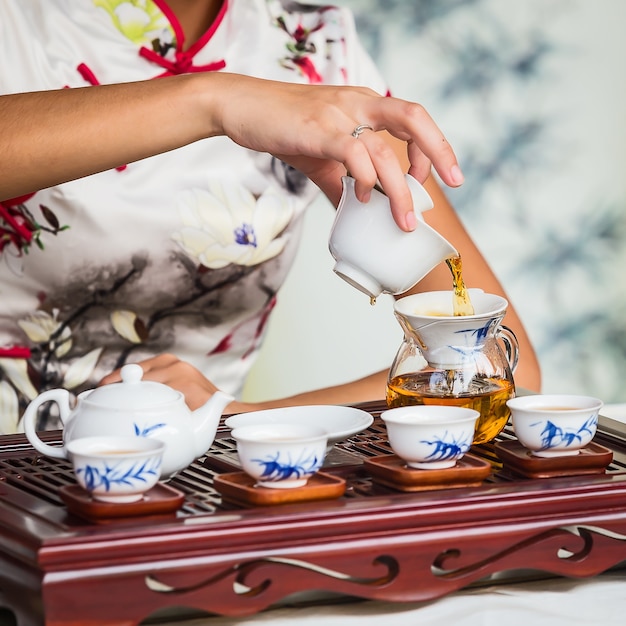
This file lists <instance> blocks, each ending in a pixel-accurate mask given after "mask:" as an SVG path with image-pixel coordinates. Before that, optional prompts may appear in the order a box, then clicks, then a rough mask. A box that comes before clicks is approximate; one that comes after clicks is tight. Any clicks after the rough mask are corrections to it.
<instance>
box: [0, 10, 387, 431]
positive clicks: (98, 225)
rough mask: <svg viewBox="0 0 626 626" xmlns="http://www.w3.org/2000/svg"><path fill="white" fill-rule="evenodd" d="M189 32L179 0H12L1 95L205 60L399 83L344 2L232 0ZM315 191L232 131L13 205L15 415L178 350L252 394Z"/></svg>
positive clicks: (7, 403) (0, 296)
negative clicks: (375, 60)
mask: <svg viewBox="0 0 626 626" xmlns="http://www.w3.org/2000/svg"><path fill="white" fill-rule="evenodd" d="M183 43H184V42H183V41H182V33H181V31H180V28H179V25H178V24H177V22H176V20H175V18H174V16H173V15H172V13H171V12H170V11H169V9H168V7H167V3H166V2H165V1H164V0H4V1H3V2H2V4H1V5H0V47H1V49H2V59H3V63H2V68H0V94H7V93H14V92H21V91H36V90H45V89H60V88H65V87H67V88H72V87H84V86H88V85H96V84H107V83H119V82H127V81H135V80H144V79H152V78H158V77H160V76H167V75H172V74H178V73H186V72H198V71H226V72H234V73H241V74H248V75H253V76H258V77H263V78H268V79H274V80H282V81H290V82H300V83H311V82H312V83H315V82H324V83H333V84H342V83H346V82H349V83H351V84H362V85H368V86H370V87H372V88H374V89H376V90H377V91H379V92H380V93H384V91H385V86H384V84H383V82H382V80H381V79H380V77H379V75H378V73H377V72H376V70H375V68H374V67H373V64H372V62H371V60H370V59H369V57H368V56H367V55H366V54H365V53H364V52H363V50H362V48H361V46H360V44H359V42H358V40H357V38H356V35H355V32H354V23H353V18H352V15H351V14H350V12H349V11H347V10H345V9H338V8H333V7H328V6H326V7H324V8H321V7H315V6H312V5H310V4H308V5H300V4H298V3H296V2H291V1H289V0H282V1H281V0H226V1H225V2H224V6H223V8H222V10H221V12H220V14H219V16H218V17H217V19H216V21H215V23H214V24H213V25H212V27H211V28H210V29H209V30H208V31H207V33H205V35H204V36H203V37H202V38H201V39H200V40H199V41H198V42H197V43H196V44H194V45H192V46H191V47H190V48H189V49H188V50H187V51H183ZM129 141H132V137H129ZM36 149H37V148H36V146H33V150H36ZM89 149H90V146H89V145H88V144H85V146H84V150H85V152H86V153H87V152H88V151H89ZM5 158H6V155H5ZM316 193H318V190H317V188H316V187H315V186H314V185H313V184H312V183H311V182H310V181H308V180H306V179H305V178H304V177H303V176H302V175H301V174H300V173H298V172H297V171H295V170H293V169H292V168H289V167H287V166H286V165H285V164H283V163H282V162H280V161H278V160H276V159H273V158H272V157H271V156H269V155H266V154H258V153H255V152H251V151H248V150H246V149H243V148H241V147H240V146H237V145H236V144H234V143H233V142H231V141H230V140H228V139H226V138H223V137H218V138H212V139H208V140H204V141H200V142H197V143H195V144H192V145H190V146H187V147H184V148H181V149H179V150H175V151H172V152H169V153H167V154H163V155H159V156H155V157H152V158H149V159H145V160H143V161H140V162H137V163H131V164H129V165H128V166H120V167H119V168H118V169H114V170H110V171H107V172H103V173H101V174H97V175H94V176H90V177H88V178H85V179H82V180H77V181H74V182H72V183H68V184H64V185H60V186H57V187H54V188H51V189H45V190H40V191H37V192H36V193H35V194H34V195H32V196H30V197H28V196H27V197H23V198H18V199H14V200H11V201H5V202H3V203H2V204H0V407H1V409H2V410H0V414H1V415H2V416H3V417H2V420H3V422H2V423H0V431H4V432H10V431H11V430H15V428H19V426H18V425H17V420H18V416H19V415H20V414H21V412H22V411H23V409H24V406H25V405H26V404H27V403H28V401H29V400H30V399H32V398H33V397H34V396H35V395H36V394H37V393H38V392H39V391H41V390H43V389H48V388H55V387H65V388H67V389H70V390H72V391H74V392H77V391H79V390H81V389H84V388H87V387H90V386H92V385H93V384H94V382H95V381H97V380H99V378H101V376H102V375H104V374H105V373H107V372H109V371H110V370H112V369H115V368H117V367H119V366H120V365H122V364H123V363H125V362H131V361H137V360H140V359H143V358H146V357H147V356H151V355H154V354H158V353H162V352H171V353H175V354H176V355H177V356H178V357H180V358H181V359H185V360H188V361H190V362H192V363H193V364H194V365H195V366H196V367H198V368H199V369H200V370H201V371H203V372H204V374H205V375H206V376H207V377H208V378H210V379H211V380H212V381H213V382H214V383H215V384H216V385H217V386H219V387H220V388H222V389H224V390H225V391H228V392H230V393H234V394H237V393H238V392H239V391H240V389H241V387H242V385H243V382H244V380H245V377H246V374H247V372H248V371H249V369H250V367H251V365H252V363H253V360H254V358H255V356H256V354H257V352H258V349H259V346H260V343H261V341H262V338H263V334H264V329H265V325H266V322H267V319H268V316H269V314H270V312H271V310H272V307H273V306H274V304H275V301H276V293H277V291H278V289H279V287H280V285H281V284H282V283H283V281H284V279H285V276H286V274H287V272H288V270H289V268H290V267H291V264H292V260H293V257H294V254H295V252H296V249H297V245H298V239H299V230H300V227H301V222H302V213H303V211H304V209H305V208H306V207H307V206H308V205H309V204H310V202H311V201H312V199H313V198H314V196H315V195H316ZM42 425H45V418H44V419H42ZM49 425H50V422H48V426H49Z"/></svg>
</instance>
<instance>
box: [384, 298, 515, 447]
mask: <svg viewBox="0 0 626 626" xmlns="http://www.w3.org/2000/svg"><path fill="white" fill-rule="evenodd" d="M469 294H470V298H471V301H472V304H473V306H474V312H475V314H474V315H460V316H454V315H453V313H452V307H453V292H452V291H431V292H425V293H420V294H415V295H411V296H405V297H404V298H401V299H399V300H397V301H396V303H395V305H394V313H395V315H396V318H397V319H398V321H399V322H400V326H401V327H402V330H403V331H404V338H403V340H402V344H401V346H400V349H399V350H398V353H397V354H396V357H395V359H394V361H393V364H392V366H391V369H390V371H389V378H388V381H387V405H388V406H389V407H397V406H407V405H412V404H444V405H450V406H462V407H468V408H472V409H475V410H476V411H479V412H480V418H479V420H478V422H477V424H476V433H475V435H474V443H484V442H487V441H490V440H492V439H493V438H494V437H496V435H498V433H500V432H501V431H502V429H503V428H504V427H505V426H506V423H507V420H508V419H509V415H510V411H509V409H508V407H507V405H506V402H507V400H509V399H510V398H513V397H514V396H515V383H514V381H513V372H514V371H515V367H516V366H517V359H518V349H519V345H518V342H517V338H516V337H515V334H514V333H513V331H512V330H511V329H509V328H507V327H506V326H502V325H501V322H502V319H503V318H504V314H505V313H506V308H507V306H508V303H507V301H506V300H505V299H504V298H501V297H500V296H497V295H493V294H488V293H484V292H483V291H481V290H479V289H470V290H469Z"/></svg>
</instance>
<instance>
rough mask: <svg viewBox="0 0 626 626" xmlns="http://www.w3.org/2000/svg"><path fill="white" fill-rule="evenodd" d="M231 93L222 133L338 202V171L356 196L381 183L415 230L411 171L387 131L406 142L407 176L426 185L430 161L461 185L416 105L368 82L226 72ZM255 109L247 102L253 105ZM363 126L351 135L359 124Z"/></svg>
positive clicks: (441, 141)
mask: <svg viewBox="0 0 626 626" xmlns="http://www.w3.org/2000/svg"><path fill="white" fill-rule="evenodd" d="M221 78H222V79H224V80H226V81H228V84H227V85H226V86H225V87H224V88H222V90H221V91H220V93H222V94H228V96H227V98H226V100H227V103H225V104H224V105H223V106H218V107H217V110H218V112H219V122H218V123H219V124H220V125H221V129H222V133H223V134H225V135H227V136H228V137H230V138H231V139H233V141H235V142H237V143H239V144H240V145H242V146H245V147H247V148H252V149H254V150H259V151H265V152H269V153H271V154H273V155H275V156H276V157H278V158H280V159H281V160H283V161H285V162H286V163H289V164H290V165H292V166H293V167H296V168H297V169H299V170H300V171H302V172H303V173H304V174H306V175H307V176H308V177H309V178H310V179H311V180H313V181H314V182H315V183H317V184H318V186H319V187H320V188H322V190H324V191H325V192H326V194H327V195H328V196H329V198H330V199H331V200H332V201H333V202H334V203H335V204H337V202H338V200H339V197H340V195H341V176H343V175H344V174H345V173H346V170H347V171H349V172H350V175H351V176H352V177H354V178H355V179H356V195H357V197H358V198H359V200H361V201H362V202H365V201H367V200H368V199H369V195H370V192H371V190H372V187H373V186H374V184H375V183H376V182H377V180H378V181H380V184H381V185H382V187H383V189H384V190H385V192H386V194H387V195H388V196H389V200H390V204H391V210H392V213H393V216H394V219H395V220H396V223H397V224H398V225H399V226H400V227H401V228H403V229H405V230H413V229H414V228H415V225H416V223H415V216H414V214H413V211H412V200H411V195H410V192H409V190H408V187H407V185H406V182H405V179H404V174H405V173H406V171H405V169H404V168H403V166H402V165H403V164H401V162H400V160H399V159H398V157H397V156H396V154H395V152H394V150H393V148H392V147H391V146H390V142H389V141H388V137H386V136H385V133H379V132H374V131H382V130H385V131H387V133H389V134H390V135H392V136H393V137H396V138H397V139H400V140H402V141H403V142H405V146H406V151H407V157H408V161H409V162H410V168H409V172H408V173H409V174H411V175H412V176H413V177H414V178H416V179H417V180H419V181H420V182H422V183H423V182H424V181H425V180H426V179H427V178H428V176H429V175H430V172H431V162H432V164H433V165H434V167H435V169H436V170H437V172H438V173H439V175H440V176H441V178H442V180H443V181H444V182H445V183H446V184H448V185H450V186H453V187H456V186H459V185H460V184H462V182H463V174H462V173H461V170H460V168H459V165H458V163H457V160H456V156H455V154H454V151H453V150H452V147H451V146H450V144H449V143H448V142H447V141H446V138H445V136H444V135H443V133H442V132H441V130H440V129H439V128H438V127H437V125H436V124H435V122H434V121H433V120H432V118H431V117H430V115H429V114H428V112H427V111H426V110H425V109H424V108H423V107H422V106H421V105H419V104H416V103H413V102H408V101H406V100H401V99H398V98H390V97H384V96H381V95H379V94H377V93H375V92H374V91H372V90H370V89H366V88H363V87H345V86H343V87H342V86H339V87H338V86H326V85H294V84H290V83H280V82H274V81H263V80H258V79H254V78H248V77H243V76H238V75H234V74H230V75H227V74H222V75H221ZM251 101H253V102H254V106H250V102H251ZM361 125H365V126H367V127H369V128H365V129H364V130H362V131H361V132H360V133H358V134H357V136H354V135H353V132H354V131H355V129H356V127H357V126H361Z"/></svg>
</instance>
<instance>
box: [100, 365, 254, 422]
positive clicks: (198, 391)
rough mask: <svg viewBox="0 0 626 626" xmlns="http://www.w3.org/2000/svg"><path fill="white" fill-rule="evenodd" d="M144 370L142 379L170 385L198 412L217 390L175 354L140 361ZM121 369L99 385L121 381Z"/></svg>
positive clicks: (233, 407) (241, 406)
mask: <svg viewBox="0 0 626 626" xmlns="http://www.w3.org/2000/svg"><path fill="white" fill-rule="evenodd" d="M139 365H141V367H142V369H143V372H144V374H143V378H142V380H152V381H155V382H159V383H163V384H164V385H168V386H169V387H172V388H173V389H176V391H180V392H181V393H182V394H183V395H184V396H185V401H186V402H187V406H188V407H189V408H190V409H191V410H192V411H195V410H196V409H197V408H199V407H201V406H202V405H203V404H205V403H206V402H207V401H208V400H209V398H210V397H211V396H212V395H213V394H214V393H215V392H216V391H217V390H218V389H217V387H216V386H215V385H214V384H213V383H212V382H211V381H210V380H208V378H206V377H205V376H204V374H202V372H200V371H199V370H197V369H196V368H195V367H193V365H191V364H190V363H187V362H186V361H181V360H180V359H179V358H177V357H176V356H174V355H173V354H160V355H158V356H155V357H152V358H150V359H146V360H145V361H140V362H139ZM121 380H122V377H121V375H120V370H119V369H118V370H115V371H114V372H111V373H110V374H108V375H107V376H105V377H104V378H103V379H102V380H101V381H100V382H99V383H98V386H100V385H108V384H110V383H118V382H121ZM254 408H255V406H254V405H251V404H245V403H243V402H236V401H235V402H231V403H230V404H229V405H228V406H227V407H226V409H225V410H224V413H243V412H245V411H251V410H253V409H254Z"/></svg>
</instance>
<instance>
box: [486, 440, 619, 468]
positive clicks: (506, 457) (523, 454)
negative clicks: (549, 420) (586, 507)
mask: <svg viewBox="0 0 626 626" xmlns="http://www.w3.org/2000/svg"><path fill="white" fill-rule="evenodd" d="M494 447H495V450H496V454H497V455H498V457H499V458H500V460H501V461H502V464H503V466H504V467H505V468H506V469H509V470H511V471H512V472H514V473H515V474H519V475H521V476H525V477H526V478H556V477H559V476H578V475H583V474H603V473H604V471H605V469H606V467H607V466H608V465H609V464H610V463H611V461H612V460H613V452H611V450H609V449H608V448H605V447H604V446H601V445H600V444H598V443H594V442H593V441H592V442H591V443H590V444H589V445H587V446H586V447H584V448H583V449H582V450H581V451H580V453H579V454H576V455H573V456H554V457H539V456H534V455H533V454H532V453H531V452H530V451H529V450H528V449H527V448H525V447H524V446H523V445H522V444H521V443H520V442H519V441H518V440H517V439H511V440H509V441H500V442H498V443H496V444H495V446H494Z"/></svg>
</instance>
